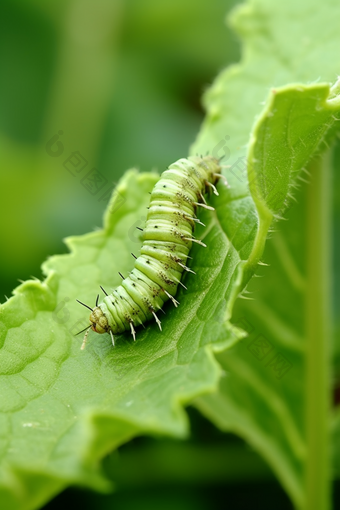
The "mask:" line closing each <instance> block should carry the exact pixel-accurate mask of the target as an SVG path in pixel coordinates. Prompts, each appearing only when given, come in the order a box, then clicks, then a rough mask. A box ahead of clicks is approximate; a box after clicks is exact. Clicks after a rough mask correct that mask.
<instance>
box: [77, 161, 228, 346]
mask: <svg viewBox="0 0 340 510" xmlns="http://www.w3.org/2000/svg"><path fill="white" fill-rule="evenodd" d="M221 168H222V167H221V165H220V163H219V160H217V159H216V158H214V157H213V156H204V157H202V156H201V157H199V156H193V157H189V158H188V159H184V158H183V159H179V160H178V161H176V162H175V163H173V164H172V165H170V166H169V167H168V169H167V170H165V171H164V172H163V173H162V175H161V177H160V179H159V181H158V182H157V183H156V185H155V186H154V188H153V190H152V192H151V199H150V204H149V207H148V214H147V219H146V224H145V227H144V229H142V231H143V234H142V239H143V244H142V247H141V252H140V256H139V257H138V258H137V257H135V255H133V254H132V255H133V256H134V258H135V264H134V268H133V269H132V271H131V272H130V274H129V276H128V277H126V278H124V277H123V275H121V274H120V273H119V274H120V276H121V277H122V278H123V281H122V284H121V285H119V286H118V287H117V288H116V289H114V290H113V292H112V293H111V294H110V295H109V294H107V292H106V291H105V290H104V289H103V287H101V289H102V291H103V292H104V294H105V297H104V299H103V301H102V302H101V303H100V304H98V300H99V296H97V300H96V306H95V307H94V308H93V309H92V308H91V307H89V306H88V305H86V304H84V303H82V302H81V301H79V300H77V301H78V303H80V304H81V305H83V306H85V307H86V308H88V309H89V310H91V314H90V325H89V326H87V327H86V328H85V329H84V330H82V331H80V332H79V333H82V332H84V331H85V330H86V333H85V337H84V340H83V344H82V346H81V349H84V347H85V344H86V340H87V336H88V333H89V331H90V329H92V330H93V331H95V332H97V333H100V334H102V333H110V335H111V340H112V345H113V346H114V345H115V340H114V337H115V335H119V334H121V333H123V332H124V331H128V330H129V331H131V334H132V336H133V339H134V340H136V330H135V327H137V326H139V325H143V324H144V323H145V322H147V321H149V320H151V319H155V321H156V323H157V325H158V327H159V329H160V330H162V326H161V321H160V320H159V318H158V316H157V315H156V312H157V311H159V310H161V311H163V309H162V307H163V304H164V303H165V302H166V301H168V300H169V299H170V300H171V301H172V303H173V304H174V306H175V307H177V306H178V305H179V302H178V301H177V300H176V299H175V295H176V293H177V288H178V286H179V285H181V286H182V287H184V288H185V289H186V287H185V285H184V284H183V282H181V277H182V275H183V273H184V272H185V271H186V272H190V273H194V271H192V269H190V268H189V267H188V266H187V259H188V257H189V252H190V249H191V247H192V243H197V244H199V245H201V246H203V247H206V245H205V244H204V243H203V242H202V241H201V240H199V239H196V238H195V237H194V236H193V231H194V228H195V224H200V225H203V226H205V225H204V224H203V223H202V222H201V221H200V220H199V219H198V218H197V216H196V211H197V209H198V207H202V208H204V209H208V210H211V211H213V210H214V208H213V207H211V206H209V205H208V204H207V202H206V200H205V198H204V195H205V194H206V193H207V192H208V191H209V190H212V191H213V192H214V194H215V195H218V192H217V189H216V187H215V184H216V182H217V180H218V179H220V178H222V179H223V180H224V181H225V183H226V184H227V182H226V179H225V177H224V176H223V175H222V174H221Z"/></svg>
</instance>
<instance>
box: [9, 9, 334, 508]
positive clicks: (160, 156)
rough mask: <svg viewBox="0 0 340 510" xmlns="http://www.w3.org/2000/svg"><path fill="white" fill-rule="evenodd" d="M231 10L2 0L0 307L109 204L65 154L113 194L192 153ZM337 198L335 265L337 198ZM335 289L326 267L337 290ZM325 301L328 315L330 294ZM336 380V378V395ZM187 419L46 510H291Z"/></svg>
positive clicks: (243, 452) (252, 463) (129, 449)
mask: <svg viewBox="0 0 340 510" xmlns="http://www.w3.org/2000/svg"><path fill="white" fill-rule="evenodd" d="M236 3H237V2H236V1H234V0H232V1H231V0H213V1H212V2H208V1H207V0H196V1H193V0H187V1H186V2H183V1H180V0H172V1H170V0H164V1H163V2H155V0H139V1H137V0H125V1H123V0H96V1H95V0H62V1H59V2H57V1H56V0H50V1H49V2H46V1H43V0H2V2H1V4H0V69H1V77H0V190H1V201H0V215H1V248H2V249H1V251H0V301H2V302H3V301H4V300H5V297H4V296H5V295H7V296H9V295H10V294H11V291H12V289H13V288H14V287H15V286H16V285H17V283H18V282H17V280H18V279H22V280H25V279H27V278H29V277H30V275H34V276H37V277H41V270H40V265H41V262H42V261H43V260H44V259H46V257H47V256H49V255H52V254H54V253H63V252H66V249H65V246H64V244H63V242H62V239H63V238H64V237H66V236H69V235H74V234H82V233H85V232H88V231H90V230H92V229H94V228H96V227H99V226H100V225H101V217H102V213H103V211H104V209H105V206H106V203H107V201H108V199H107V201H106V202H105V201H99V200H98V198H97V196H92V195H91V194H90V193H89V191H88V190H87V189H85V187H84V186H83V185H82V183H81V182H80V181H81V179H80V177H78V176H73V175H71V173H70V172H68V171H67V170H66V168H65V167H64V166H63V162H64V161H65V159H66V158H67V157H69V155H70V154H71V153H72V152H75V151H79V152H80V154H81V155H82V156H83V158H84V159H85V160H87V161H88V169H91V168H96V169H98V170H99V172H100V173H101V174H102V175H103V176H104V177H106V179H107V180H108V186H111V187H113V186H114V182H116V181H117V180H118V179H119V177H120V176H121V175H122V174H123V173H124V171H125V170H126V169H128V168H130V167H133V166H136V167H137V168H140V170H141V171H147V170H150V169H153V168H155V169H158V170H160V171H161V170H163V169H164V168H165V167H166V166H167V165H168V164H169V163H171V162H173V161H175V160H176V159H178V158H180V157H183V156H185V155H186V154H187V153H188V147H189V145H190V144H191V143H192V142H193V141H194V138H195V136H196V134H197V132H198V130H199V127H200V123H201V121H202V119H203V110H202V107H201V99H200V98H201V95H202V93H203V92H204V90H205V89H206V87H208V86H209V85H210V83H211V82H212V80H213V79H214V77H215V76H216V74H217V73H218V72H219V71H220V70H221V69H222V68H224V67H225V66H226V65H228V64H232V63H233V62H237V61H238V60H239V58H240V47H239V43H238V41H237V39H236V36H235V35H234V33H233V32H232V31H231V30H229V29H228V28H227V27H226V26H225V23H224V20H225V17H226V14H227V13H228V12H229V11H230V9H231V8H232V7H233V6H234V5H235V4H236ZM188 20H189V21H188ZM202 34H204V37H202ZM206 40H209V45H207V44H206ZM58 131H62V132H63V134H62V135H61V136H60V140H61V142H62V144H63V147H64V152H63V154H62V155H61V156H60V157H56V158H54V157H51V156H50V155H49V154H48V153H47V152H46V148H45V146H46V144H47V142H48V141H49V140H50V139H51V138H52V137H53V136H54V135H56V134H57V133H58ZM339 158H340V150H339V149H337V150H336V153H335V160H336V161H337V162H338V161H339ZM337 179H339V177H338V178H337ZM334 189H335V190H339V189H340V185H339V183H338V182H336V183H335V186H334ZM336 193H337V194H338V195H336ZM334 203H335V208H334V211H335V222H334V225H335V227H334V228H335V236H334V239H337V242H336V243H335V251H334V260H335V262H336V261H337V260H338V259H339V255H340V246H339V239H340V236H339V235H337V233H338V232H337V231H336V228H337V227H336V225H338V224H339V219H340V218H339V216H340V196H339V191H337V192H336V191H335V200H334ZM338 234H339V233H338ZM339 280H340V270H339V264H336V263H335V271H334V289H336V288H339V285H337V284H338V283H339ZM334 302H335V312H336V310H337V309H339V304H340V296H339V295H338V294H336V292H335V300H334ZM338 331H340V328H338ZM339 356H340V355H338V357H339ZM337 367H340V359H339V360H338V362H337ZM337 371H339V370H338V369H337ZM338 379H339V378H338V374H337V373H335V374H334V388H335V390H336V388H337V385H338V383H337V381H338ZM190 417H191V422H192V429H193V433H192V438H191V439H190V441H188V442H185V443H179V442H174V441H170V440H157V439H151V438H138V439H135V440H133V441H132V442H131V443H129V444H127V445H125V446H123V447H122V448H121V449H120V450H119V452H118V453H115V454H113V455H112V456H110V457H109V458H107V459H106V462H105V467H106V471H107V473H108V474H109V476H110V477H112V478H113V479H114V480H116V481H117V488H118V492H117V493H116V494H114V495H113V496H101V495H96V494H91V495H89V494H88V493H83V492H80V491H77V490H68V491H66V492H65V493H64V494H62V495H60V496H58V497H57V498H56V500H55V501H52V502H51V503H50V504H49V505H47V507H46V508H48V509H50V510H51V509H54V508H59V507H60V505H61V504H62V505H63V506H64V507H66V508H68V507H70V508H71V507H72V506H74V505H75V504H79V503H81V505H82V506H83V508H84V509H86V508H103V509H106V508H111V507H113V505H115V506H116V507H117V508H119V509H130V508H135V507H136V506H138V508H144V507H145V508H146V507H147V508H148V509H152V508H156V507H157V508H158V507H159V506H162V508H165V509H166V508H169V509H170V508H175V507H176V508H177V509H178V510H180V509H181V508H185V509H190V508H195V509H201V508H202V509H205V508H225V507H226V505H225V503H223V502H225V501H226V498H227V495H228V504H229V508H232V509H234V508H235V509H243V508H249V507H250V505H252V503H253V501H254V498H259V499H260V500H261V508H262V509H264V510H265V509H266V508H268V509H269V508H273V505H274V504H275V507H276V508H278V509H280V508H282V509H286V508H287V509H288V508H291V504H290V503H289V502H288V498H287V496H286V495H285V494H284V493H283V491H282V489H280V487H279V486H278V484H277V483H276V482H275V481H274V479H273V476H272V474H271V472H270V470H269V468H268V467H267V466H266V465H265V464H264V462H263V461H262V460H261V459H260V458H259V457H258V456H257V455H256V454H255V453H254V452H252V451H251V450H250V449H249V448H248V447H247V446H246V445H244V443H243V442H242V441H241V440H239V439H237V438H236V437H234V436H232V435H227V434H223V433H222V432H219V431H217V429H215V428H214V427H213V426H212V425H211V424H210V423H209V422H208V421H206V420H205V419H204V418H202V417H201V416H200V415H199V414H198V412H197V411H195V410H191V411H190ZM226 484H227V485H226ZM247 505H248V506H247Z"/></svg>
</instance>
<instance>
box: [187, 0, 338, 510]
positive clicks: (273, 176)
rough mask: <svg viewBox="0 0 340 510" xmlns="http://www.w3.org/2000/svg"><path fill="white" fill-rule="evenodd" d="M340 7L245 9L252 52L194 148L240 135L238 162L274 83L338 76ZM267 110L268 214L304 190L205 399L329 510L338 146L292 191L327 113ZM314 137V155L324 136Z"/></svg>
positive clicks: (222, 81) (242, 22)
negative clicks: (240, 337)
mask: <svg viewBox="0 0 340 510" xmlns="http://www.w3.org/2000/svg"><path fill="white" fill-rule="evenodd" d="M339 16H340V8H339V5H337V4H336V3H335V2H332V1H327V2H324V3H320V2H317V1H312V2H299V3H296V2H293V1H290V0H288V1H287V2H283V3H280V4H279V3H274V2H269V1H264V0H254V1H252V2H249V3H247V4H246V5H244V6H242V7H241V8H239V9H238V10H237V11H236V12H235V14H234V16H233V18H232V22H233V25H234V27H235V28H236V30H237V31H238V32H239V33H240V34H241V35H242V38H243V41H244V58H243V62H242V64H241V65H240V66H235V67H234V68H232V69H230V70H228V71H226V72H224V73H222V74H221V75H220V77H219V78H218V79H217V81H216V83H215V84H214V86H213V87H212V88H211V89H210V91H208V93H207V95H206V106H207V110H208V115H207V120H206V122H205V124H204V126H203V129H202V132H201V134H200V136H199V138H198V141H197V143H196V145H195V148H194V150H195V151H203V149H204V147H205V146H206V145H207V144H209V145H213V144H214V143H215V144H217V143H218V142H219V141H220V140H222V139H223V138H224V137H225V135H227V134H228V135H230V136H231V139H230V142H227V143H228V148H229V151H230V153H231V155H232V157H231V158H230V159H229V161H228V162H231V163H232V164H233V167H232V169H231V170H232V171H234V172H235V169H236V168H237V167H236V165H234V164H235V163H236V162H237V160H238V157H241V158H242V157H244V155H245V152H246V150H247V147H246V146H247V139H248V134H249V131H250V129H251V125H252V122H253V118H254V116H255V115H257V114H258V112H259V103H260V102H261V101H262V100H263V94H264V91H265V90H266V89H268V88H270V87H273V86H275V87H277V86H279V85H283V84H285V83H289V82H293V83H296V82H297V81H299V80H305V81H308V82H315V81H317V80H318V79H321V80H325V81H332V80H334V78H335V77H336V76H337V74H338V72H339V66H340V64H339V58H338V47H339V35H338V33H337V28H336V27H337V24H338V20H339ZM322 25H327V35H325V33H324V32H323V33H322V34H321V32H320V30H319V27H320V26H322ZM288 34H289V35H288ZM291 90H293V88H292V89H291ZM336 90H337V87H335V88H334V89H333V92H332V95H331V97H333V96H334V93H335V92H336ZM300 91H301V94H303V93H304V88H303V87H299V86H297V90H296V92H300ZM315 92H316V95H319V94H321V96H319V97H320V99H321V100H322V96H323V94H326V92H325V91H324V92H322V87H321V88H317V89H316V91H315ZM323 97H325V96H323ZM282 99H283V101H286V100H288V99H289V98H288V96H287V97H286V98H282ZM310 99H311V98H310ZM273 101H274V102H275V99H273ZM273 104H274V103H273ZM281 106H283V104H282V105H281ZM221 111H222V112H223V116H221V115H220V114H219V112H221ZM268 113H269V116H267V118H265V116H264V115H263V116H262V118H261V119H260V120H259V123H258V124H257V135H256V132H255V138H254V139H253V143H251V144H250V145H248V156H249V163H250V169H249V177H250V181H251V183H250V188H251V190H252V193H253V196H254V197H255V201H256V204H257V207H258V209H259V213H260V217H262V218H263V221H264V220H265V218H268V215H269V216H270V215H272V214H273V215H277V216H279V215H280V214H282V210H283V209H284V208H285V206H286V205H287V204H286V199H287V195H286V192H288V193H289V194H290V195H295V199H296V200H297V201H298V204H295V205H293V206H292V207H291V209H290V210H289V212H288V213H287V215H286V216H287V218H289V221H288V222H281V223H277V224H276V225H275V228H276V229H277V230H279V232H278V233H274V234H273V239H272V241H270V242H269V244H268V247H267V249H266V252H265V256H264V260H265V262H267V263H269V264H270V267H269V268H266V269H264V270H263V271H261V275H263V276H265V278H262V279H258V280H256V281H253V282H252V283H251V286H249V288H248V290H254V295H253V298H254V301H243V302H238V303H237V307H236V311H235V316H234V321H235V323H236V324H238V325H239V326H240V327H242V328H243V329H245V330H247V331H248V334H249V339H248V340H246V341H244V342H242V343H241V344H239V346H238V347H235V349H234V350H233V351H230V352H228V354H227V353H226V354H221V355H219V356H218V361H219V362H220V363H221V365H222V367H223V368H224V369H225V371H226V373H227V376H226V377H225V378H224V379H223V380H222V381H221V385H220V391H219V392H218V393H216V394H214V395H211V396H207V397H204V398H202V399H200V400H199V401H198V402H197V405H198V406H199V408H200V409H201V410H202V411H203V412H204V413H205V414H206V416H208V417H209V418H210V419H212V420H213V421H214V422H215V423H216V424H218V425H219V426H220V427H221V428H222V429H223V430H227V431H234V432H236V433H238V434H240V435H241V436H242V437H244V438H245V439H246V440H247V441H248V442H250V443H251V444H252V445H253V446H254V447H255V448H256V449H257V450H258V451H259V452H260V453H261V454H262V455H263V456H264V457H265V458H266V459H267V461H268V462H269V463H270V465H271V466H272V468H273V469H274V471H275V472H276V474H277V475H278V477H279V479H280V480H281V482H282V484H283V486H284V487H285V488H286V490H287V491H288V493H289V494H290V496H291V498H292V500H293V501H294V503H295V505H296V506H297V507H299V508H308V509H311V508H315V509H321V508H322V509H323V508H328V505H329V487H328V484H329V468H328V462H329V454H328V445H327V443H328V438H327V429H328V427H329V421H330V417H329V416H328V415H327V407H328V406H327V403H328V400H329V396H328V394H329V387H328V383H329V381H328V380H327V379H328V377H329V366H328V365H327V359H326V358H327V349H328V346H329V344H330V334H329V326H330V324H329V319H328V317H327V313H329V308H330V306H329V302H328V299H329V295H328V294H329V288H327V287H328V280H329V278H330V272H331V265H330V262H329V257H328V255H329V254H328V251H329V237H328V233H329V230H330V215H329V213H328V211H327V208H328V206H329V200H328V198H329V197H328V196H327V193H329V188H330V176H329V172H330V170H329V160H330V155H328V156H327V157H325V159H324V160H317V161H316V162H315V163H313V164H311V166H310V168H309V169H308V170H310V172H311V174H312V180H313V183H314V185H313V186H309V187H307V186H306V183H305V182H303V181H306V180H307V181H309V180H310V177H309V173H308V170H306V169H305V170H304V171H303V174H301V175H300V176H299V180H300V182H299V181H298V182H299V184H301V185H302V189H301V190H300V191H299V192H296V191H295V190H294V189H289V188H290V187H291V186H290V185H291V182H290V177H289V175H288V174H287V173H286V172H282V169H283V168H287V166H288V167H293V166H294V164H296V166H297V167H299V168H300V169H301V168H305V166H306V164H305V163H304V162H302V161H301V160H300V161H299V153H298V152H297V150H296V149H297V147H298V146H299V145H301V144H302V145H303V144H304V143H305V142H306V140H305V139H304V135H306V128H307V130H308V125H310V126H311V125H312V124H313V123H314V121H315V120H316V117H317V116H319V114H321V115H323V113H326V112H325V111H324V112H323V113H322V111H320V110H319V109H317V110H315V109H313V108H310V106H308V104H307V103H306V104H305V107H304V108H303V109H302V110H301V115H299V114H298V116H296V115H294V108H293V109H292V110H291V111H289V112H287V111H285V114H284V116H280V111H279V110H277V109H275V108H273V109H272V110H271V111H268ZM326 114H327V113H326ZM225 118H228V120H227V121H225V120H224V119H225ZM327 123H328V121H326V124H327ZM294 124H296V126H297V130H295V132H294V128H292V126H293V125H294ZM275 126H276V127H275ZM320 127H321V125H320ZM273 128H274V129H273ZM321 129H322V128H321ZM317 131H318V129H316V131H315V132H314V134H313V135H312V138H314V136H315V134H316V132H317ZM319 134H320V133H319ZM330 134H334V133H330ZM300 135H301V138H300ZM307 136H308V135H307ZM321 136H322V134H321ZM322 138H323V142H324V143H322V144H321V145H320V146H319V149H320V151H324V150H325V149H326V148H327V146H328V143H329V139H328V137H327V136H322ZM308 141H309V142H310V144H309V145H308V144H307V145H308V146H307V147H306V149H307V150H308V151H311V152H310V156H311V155H312V154H313V152H314V150H312V146H313V144H314V142H313V139H309V140H308ZM314 141H316V140H314ZM314 147H316V145H314ZM300 149H301V147H300ZM302 152H303V149H302ZM238 177H242V174H241V173H240V172H239V173H238ZM245 180H246V178H245ZM275 182H277V183H278V182H279V183H280V185H281V186H282V187H281V189H277V187H276V184H275ZM245 186H246V183H245ZM268 187H269V188H270V189H268ZM305 188H306V189H305ZM280 191H282V194H280ZM307 191H308V193H307ZM306 193H307V197H306V196H305V194H306ZM288 198H289V197H288ZM266 202H267V203H266ZM268 202H270V203H269V204H268ZM291 204H292V202H291ZM308 204H309V205H308ZM313 331H315V333H314V334H313ZM321 339H323V341H321ZM285 372H286V373H285Z"/></svg>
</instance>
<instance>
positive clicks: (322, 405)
mask: <svg viewBox="0 0 340 510" xmlns="http://www.w3.org/2000/svg"><path fill="white" fill-rule="evenodd" d="M310 170H311V175H312V182H311V184H310V185H309V186H308V190H307V293H306V336H307V345H306V436H307V452H308V453H307V462H306V505H305V508H306V510H307V509H308V510H329V509H330V508H331V501H330V470H329V444H328V443H329V422H328V420H329V418H328V417H329V411H330V396H329V379H330V376H329V366H330V365H329V340H330V269H331V260H330V258H331V255H330V254H331V249H330V246H331V232H330V225H331V213H330V204H331V199H330V198H331V153H330V152H328V153H327V154H326V155H324V156H323V157H320V158H318V159H315V160H314V161H313V163H312V164H311V165H310Z"/></svg>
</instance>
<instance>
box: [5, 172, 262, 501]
mask: <svg viewBox="0 0 340 510" xmlns="http://www.w3.org/2000/svg"><path fill="white" fill-rule="evenodd" d="M157 179H158V176H157V175H156V174H138V173H137V172H136V171H130V172H128V173H127V174H126V176H125V177H124V179H123V180H122V182H121V183H120V185H119V186H118V188H117V190H116V192H115V194H114V196H113V199H112V201H111V203H110V205H109V208H108V210H107V212H106V215H105V219H104V230H102V231H97V232H94V233H91V234H88V235H85V236H83V237H78V238H72V239H68V240H67V245H68V246H69V248H70V250H71V254H70V255H63V256H56V257H52V258H51V259H50V260H49V261H48V262H47V263H45V264H44V272H45V273H46V274H47V275H48V277H47V280H46V281H45V282H43V283H41V282H39V281H29V282H26V283H24V284H23V285H21V286H20V287H18V288H17V289H16V290H15V292H14V294H15V295H14V297H12V298H11V299H10V300H9V301H8V302H7V303H5V304H4V305H2V306H1V308H0V328H1V351H0V363H1V365H0V366H1V376H0V410H1V414H0V426H1V428H0V431H1V433H0V437H1V443H0V445H1V455H2V463H1V475H2V476H1V492H0V495H1V500H2V501H6V508H8V509H11V508H25V509H26V508H36V507H37V506H40V505H41V504H42V503H43V502H44V501H46V500H47V499H48V498H50V497H51V495H53V494H54V493H56V492H58V491H60V490H61V489H62V488H64V487H65V486H67V485H69V484H72V483H80V484H86V485H88V486H92V487H95V488H98V489H105V488H107V486H108V484H107V482H105V480H104V479H103V477H101V476H100V472H99V471H98V460H99V459H101V458H102V457H103V456H104V455H105V454H106V453H108V452H109V451H111V450H112V449H113V448H115V447H117V446H118V445H119V444H121V443H122V442H125V441H127V440H128V439H130V438H131V437H133V436H134V435H136V434H141V433H146V432H148V433H154V434H160V433H162V434H169V435H173V436H178V437H184V436H185V435H186V434H187V429H188V424H187V418H186V415H185V414H184V412H183V408H182V405H183V404H184V403H185V402H188V401H190V400H191V399H193V398H194V397H196V396H198V395H200V394H202V393H206V392H208V391H212V390H214V389H216V386H217V382H218V379H219V376H220V368H219V366H218V365H217V363H216V361H215V359H214V357H213V356H212V351H213V350H216V351H217V350H221V349H225V348H226V347H229V346H231V345H233V344H234V343H235V342H236V341H237V339H238V338H239V337H240V336H242V335H241V333H240V332H239V331H238V330H237V329H236V328H233V327H231V326H230V325H229V324H228V315H226V312H225V310H226V304H227V305H228V306H229V307H231V306H232V303H233V301H234V300H235V297H236V295H237V293H238V292H239V290H240V285H241V277H240V271H239V265H240V254H239V252H238V250H237V249H236V248H235V247H234V246H233V245H231V244H230V243H229V241H228V239H227V237H226V235H225V233H224V232H223V229H222V227H221V225H220V223H219V219H218V216H216V215H213V214H211V213H210V212H209V213H208V212H207V214H206V215H205V217H204V221H205V223H206V225H207V228H206V229H205V231H204V232H203V230H201V231H200V232H198V235H200V236H201V237H202V238H204V239H205V241H206V243H207V244H208V246H209V249H208V250H207V251H206V253H204V252H203V249H202V248H201V247H198V248H197V249H195V248H193V257H194V264H193V267H194V270H195V271H196V272H197V273H198V275H199V278H197V277H195V276H194V275H188V277H187V278H186V280H185V282H186V285H187V286H188V289H189V290H188V291H187V292H181V291H180V292H179V293H178V299H179V301H180V303H181V305H180V307H178V308H177V309H175V308H174V307H173V306H172V305H171V306H169V304H167V306H166V307H165V311H166V317H164V319H163V320H162V325H163V331H162V332H159V330H158V327H157V325H156V324H154V323H149V324H147V325H146V329H145V330H139V331H138V338H137V341H136V342H135V343H134V342H133V341H132V337H131V335H130V334H128V333H127V334H125V335H122V336H121V337H119V338H118V339H117V345H116V347H115V348H114V349H113V348H112V345H111V340H110V338H109V336H108V335H97V334H95V333H93V334H90V336H89V343H88V346H87V348H86V350H85V351H81V350H80V345H81V342H82V337H74V336H73V335H74V334H75V333H77V332H78V331H79V330H81V329H82V328H83V327H85V326H86V325H87V324H88V313H87V311H85V310H84V309H83V308H81V307H80V306H79V305H78V304H77V303H76V302H75V299H76V298H78V299H81V300H82V301H84V302H86V303H89V304H90V305H93V303H94V302H95V299H96V293H97V292H99V285H100V284H101V285H103V286H104V288H107V289H111V288H112V287H114V286H116V285H117V284H118V283H119V279H120V277H119V276H118V270H120V271H121V272H122V273H123V274H126V273H127V272H128V271H129V270H130V269H131V268H132V267H133V260H134V259H133V257H132V256H131V254H130V253H131V252H134V253H135V254H136V255H137V254H138V251H139V249H140V244H141V243H140V240H139V238H138V236H137V234H136V232H138V231H136V226H138V225H142V224H143V221H144V220H145V215H146V206H147V204H148V201H149V194H148V192H149V191H150V190H151V189H152V187H153V185H154V184H155V182H156V181H157ZM225 192H226V191H225ZM254 220H255V218H254ZM253 231H254V228H253V226H252V225H251V226H250V227H248V230H243V231H242V233H240V235H242V236H243V237H244V236H248V238H249V239H251V238H252V235H253ZM236 237H237V236H236ZM240 244H241V243H240ZM228 313H229V312H228V311H227V314H228ZM216 316H218V318H219V319H218V320H216ZM18 487H20V490H17V488H18Z"/></svg>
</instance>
